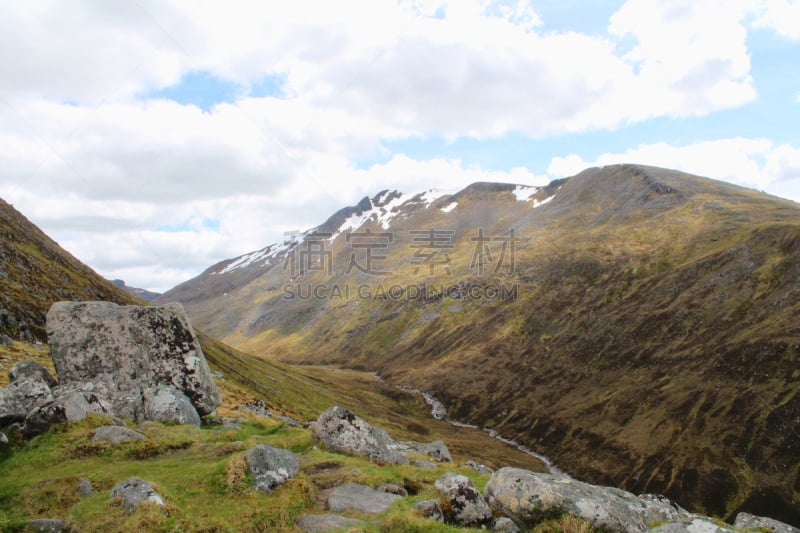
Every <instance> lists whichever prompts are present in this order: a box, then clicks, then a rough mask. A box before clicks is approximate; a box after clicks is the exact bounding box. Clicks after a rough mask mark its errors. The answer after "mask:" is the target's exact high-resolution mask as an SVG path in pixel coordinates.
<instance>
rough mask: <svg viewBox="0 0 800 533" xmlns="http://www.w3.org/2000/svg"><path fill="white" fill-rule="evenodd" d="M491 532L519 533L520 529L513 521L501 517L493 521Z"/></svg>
mask: <svg viewBox="0 0 800 533" xmlns="http://www.w3.org/2000/svg"><path fill="white" fill-rule="evenodd" d="M492 531H500V532H502V533H520V529H519V527H518V526H517V524H515V523H514V521H513V520H511V519H510V518H506V517H505V516H501V517H500V518H498V519H496V520H495V521H494V525H493V526H492Z"/></svg>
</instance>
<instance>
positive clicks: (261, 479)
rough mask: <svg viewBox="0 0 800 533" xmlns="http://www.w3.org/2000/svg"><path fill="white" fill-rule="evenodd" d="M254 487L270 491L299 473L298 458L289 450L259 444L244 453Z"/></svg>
mask: <svg viewBox="0 0 800 533" xmlns="http://www.w3.org/2000/svg"><path fill="white" fill-rule="evenodd" d="M244 456H245V459H247V467H248V470H249V473H250V475H251V476H253V488H255V489H256V490H259V491H261V492H265V493H270V492H272V491H273V490H275V488H277V487H278V486H280V485H283V484H284V483H286V482H287V481H288V480H289V479H291V478H293V477H294V476H295V475H296V474H297V470H298V468H299V467H298V464H297V458H296V457H295V456H294V454H293V453H292V452H290V451H289V450H284V449H282V448H273V447H272V446H269V445H267V444H259V445H258V446H255V447H253V448H250V449H249V450H247V452H245V454H244Z"/></svg>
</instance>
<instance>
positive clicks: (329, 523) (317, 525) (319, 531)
mask: <svg viewBox="0 0 800 533" xmlns="http://www.w3.org/2000/svg"><path fill="white" fill-rule="evenodd" d="M294 525H295V526H296V527H297V529H299V530H300V531H307V532H309V533H325V532H327V531H341V530H347V531H349V530H351V529H354V528H360V527H364V522H363V521H361V520H356V519H355V518H345V517H344V516H339V515H336V514H304V515H302V516H300V517H298V518H297V521H296V522H295V523H294Z"/></svg>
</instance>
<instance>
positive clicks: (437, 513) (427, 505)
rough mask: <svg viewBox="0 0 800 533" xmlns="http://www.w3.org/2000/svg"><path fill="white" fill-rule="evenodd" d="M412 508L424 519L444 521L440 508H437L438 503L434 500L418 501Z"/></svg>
mask: <svg viewBox="0 0 800 533" xmlns="http://www.w3.org/2000/svg"><path fill="white" fill-rule="evenodd" d="M414 508H415V509H416V510H417V511H418V512H419V514H421V515H422V516H424V517H425V518H432V519H434V520H436V521H437V522H443V521H444V514H442V508H441V507H439V502H437V501H434V500H420V501H418V502H416V503H415V504H414Z"/></svg>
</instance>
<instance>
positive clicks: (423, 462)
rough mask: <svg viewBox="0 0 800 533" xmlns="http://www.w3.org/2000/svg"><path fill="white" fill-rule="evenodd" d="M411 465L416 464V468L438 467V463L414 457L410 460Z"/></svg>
mask: <svg viewBox="0 0 800 533" xmlns="http://www.w3.org/2000/svg"><path fill="white" fill-rule="evenodd" d="M411 466H416V467H417V468H439V465H437V464H436V463H432V462H430V461H426V460H425V459H414V460H413V461H411Z"/></svg>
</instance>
